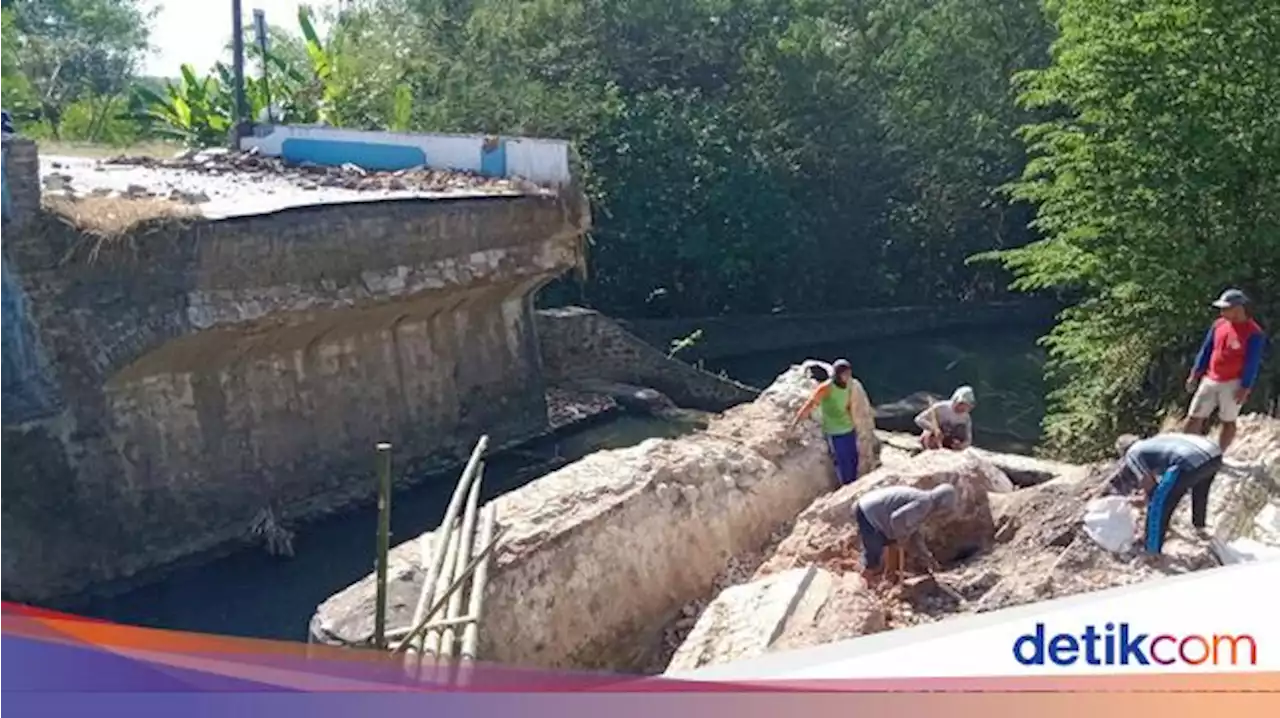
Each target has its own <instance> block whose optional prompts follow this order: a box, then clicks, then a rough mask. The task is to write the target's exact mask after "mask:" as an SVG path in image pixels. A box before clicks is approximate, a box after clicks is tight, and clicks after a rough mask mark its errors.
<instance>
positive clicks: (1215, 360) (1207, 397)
mask: <svg viewBox="0 0 1280 718" xmlns="http://www.w3.org/2000/svg"><path fill="white" fill-rule="evenodd" d="M1248 303H1249V298H1248V297H1246V296H1245V294H1244V292H1242V291H1240V290H1239V289H1228V290H1227V291H1225V292H1223V293H1222V296H1221V297H1218V301H1216V302H1214V303H1213V306H1215V307H1217V308H1218V310H1219V312H1220V313H1221V316H1219V317H1218V319H1217V320H1216V321H1214V323H1213V325H1212V326H1211V327H1209V331H1208V332H1207V333H1206V334H1205V336H1204V342H1203V343H1202V344H1201V345H1200V354H1199V355H1197V356H1196V363H1195V366H1194V367H1193V368H1192V369H1191V374H1190V375H1189V376H1188V377H1187V391H1194V392H1195V394H1194V395H1193V396H1192V397H1191V409H1190V411H1188V412H1187V422H1186V425H1185V426H1184V427H1183V428H1184V430H1185V431H1186V432H1187V433H1188V434H1203V433H1204V432H1205V428H1206V427H1205V425H1206V423H1207V422H1208V419H1209V416H1210V415H1211V414H1213V412H1214V410H1217V412H1218V421H1220V422H1222V431H1221V432H1220V433H1219V434H1218V445H1219V446H1220V447H1222V450H1223V451H1226V450H1227V447H1228V446H1230V445H1231V441H1232V440H1233V439H1235V437H1236V418H1237V417H1238V416H1239V415H1240V408H1241V407H1243V406H1244V404H1245V402H1246V401H1248V400H1249V392H1250V391H1251V390H1252V389H1253V384H1254V382H1255V381H1257V379H1258V370H1259V369H1261V368H1262V349H1263V343H1264V342H1265V336H1264V335H1263V333H1262V327H1259V326H1258V324H1257V323H1256V322H1254V321H1253V320H1252V319H1250V318H1249V314H1248V312H1247V311H1246V310H1245V305H1247V304H1248Z"/></svg>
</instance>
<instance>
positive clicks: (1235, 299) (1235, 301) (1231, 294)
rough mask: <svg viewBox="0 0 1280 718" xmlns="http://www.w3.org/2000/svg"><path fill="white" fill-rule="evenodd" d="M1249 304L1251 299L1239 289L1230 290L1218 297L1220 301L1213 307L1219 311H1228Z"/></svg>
mask: <svg viewBox="0 0 1280 718" xmlns="http://www.w3.org/2000/svg"><path fill="white" fill-rule="evenodd" d="M1248 303H1249V298H1248V297H1247V296H1245V294H1244V292H1242V291H1240V290H1239V289H1228V290H1227V291H1225V292H1223V293H1222V296H1220V297H1218V301H1216V302H1214V303H1213V306H1215V307H1217V308H1218V309H1228V308H1230V307H1243V306H1244V305H1246V304H1248Z"/></svg>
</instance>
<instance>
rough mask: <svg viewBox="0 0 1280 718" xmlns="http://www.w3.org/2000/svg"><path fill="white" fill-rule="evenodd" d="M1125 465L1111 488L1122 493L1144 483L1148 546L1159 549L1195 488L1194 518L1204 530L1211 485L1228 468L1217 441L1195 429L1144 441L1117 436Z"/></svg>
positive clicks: (1154, 550)
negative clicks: (1178, 509)
mask: <svg viewBox="0 0 1280 718" xmlns="http://www.w3.org/2000/svg"><path fill="white" fill-rule="evenodd" d="M1116 452H1117V453H1118V454H1120V456H1121V460H1120V466H1119V468H1118V469H1117V470H1116V473H1115V474H1114V475H1113V476H1112V478H1111V481H1110V487H1111V488H1112V489H1113V491H1115V492H1117V493H1132V491H1133V489H1134V488H1135V485H1136V488H1141V489H1142V493H1143V496H1144V498H1145V502H1146V504H1147V517H1146V521H1145V530H1144V539H1143V548H1144V549H1145V550H1146V552H1147V553H1149V554H1159V553H1160V552H1161V550H1162V549H1163V548H1164V539H1165V536H1166V535H1167V534H1168V533H1169V522H1170V520H1171V519H1172V518H1173V510H1174V509H1175V508H1176V507H1177V506H1178V502H1179V501H1181V500H1182V497H1183V495H1185V494H1186V493H1187V492H1188V491H1190V492H1191V523H1192V525H1193V526H1195V527H1196V528H1197V529H1201V530H1203V529H1204V528H1205V523H1206V520H1207V518H1208V516H1207V514H1208V511H1209V488H1210V487H1211V486H1212V484H1213V479H1214V477H1215V476H1217V475H1218V470H1219V469H1221V468H1222V449H1220V448H1219V447H1218V444H1217V442H1214V441H1211V440H1209V439H1207V438H1205V437H1203V436H1197V435H1195V434H1159V435H1157V436H1153V437H1151V438H1148V439H1142V440H1138V437H1136V436H1133V435H1125V436H1122V437H1120V438H1119V439H1118V440H1116Z"/></svg>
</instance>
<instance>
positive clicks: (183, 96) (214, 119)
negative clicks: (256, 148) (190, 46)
mask: <svg viewBox="0 0 1280 718" xmlns="http://www.w3.org/2000/svg"><path fill="white" fill-rule="evenodd" d="M229 75H230V71H229V70H228V69H227V68H226V67H224V66H218V67H217V68H215V73H213V74H209V75H206V76H204V77H199V76H197V75H196V71H195V68H193V67H192V66H191V65H183V66H182V68H181V71H180V77H179V79H178V80H177V81H176V82H175V81H173V80H169V81H167V82H166V83H165V85H164V89H163V92H156V91H154V90H152V89H150V88H148V87H144V86H139V87H135V88H134V101H133V105H134V115H135V117H136V118H137V119H138V120H139V121H143V122H148V123H150V124H151V125H152V127H153V130H154V131H155V132H157V133H158V134H160V135H162V136H164V137H168V138H170V139H174V140H177V141H179V142H182V143H183V144H185V145H187V146H189V147H210V146H213V145H218V144H223V143H225V142H226V141H227V137H228V133H229V132H230V130H231V127H232V124H233V122H234V120H233V117H234V112H233V103H234V98H233V96H232V94H231V89H230V88H231V84H230V81H229V80H230V77H229Z"/></svg>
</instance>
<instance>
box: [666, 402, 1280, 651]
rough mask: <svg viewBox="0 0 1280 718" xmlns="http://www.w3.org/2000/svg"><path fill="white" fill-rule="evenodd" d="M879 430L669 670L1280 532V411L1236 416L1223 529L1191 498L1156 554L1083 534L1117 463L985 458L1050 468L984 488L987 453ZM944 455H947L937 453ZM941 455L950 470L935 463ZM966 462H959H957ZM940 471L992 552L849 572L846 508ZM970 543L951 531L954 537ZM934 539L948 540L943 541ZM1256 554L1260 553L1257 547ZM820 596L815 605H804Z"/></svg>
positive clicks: (1077, 585)
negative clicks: (840, 480)
mask: <svg viewBox="0 0 1280 718" xmlns="http://www.w3.org/2000/svg"><path fill="white" fill-rule="evenodd" d="M885 438H886V439H889V440H888V441H886V452H885V460H886V461H885V467H884V468H883V469H881V470H880V471H878V472H876V473H875V474H873V475H871V476H867V477H865V478H864V479H862V480H861V481H859V483H858V484H855V485H854V486H852V487H848V488H846V489H843V490H841V491H840V492H839V493H837V494H832V495H829V496H826V497H822V498H819V499H818V500H817V501H815V502H814V504H813V505H811V506H810V507H809V508H808V509H806V510H805V512H804V513H802V514H801V516H800V518H799V519H798V520H797V522H796V526H795V527H794V529H793V531H792V532H791V534H790V535H788V536H787V537H785V538H784V539H783V540H782V541H781V542H780V543H779V545H778V548H777V550H776V551H774V553H773V554H772V555H771V556H770V557H769V558H768V560H767V561H765V563H764V565H763V566H762V567H761V569H760V570H759V571H758V572H757V574H756V577H757V579H756V580H755V581H754V582H751V583H747V584H745V585H739V586H732V587H729V588H728V589H727V590H726V591H725V592H724V593H722V594H721V596H720V597H719V598H717V599H715V600H714V601H712V602H711V604H710V608H708V610H707V611H705V612H703V614H702V615H701V616H700V617H699V618H698V619H697V624H696V625H695V626H694V631H693V633H691V634H690V638H689V639H688V642H687V643H686V645H683V646H680V648H679V650H678V651H677V653H676V657H675V659H673V660H672V662H671V666H670V668H669V671H670V672H680V671H685V670H689V669H691V668H694V667H697V666H700V665H707V664H710V663H719V662H726V661H730V660H736V659H738V658H745V657H748V656H751V655H758V654H760V653H764V652H768V651H777V650H781V649H783V648H799V647H804V646H813V645H820V644H823V643H830V642H833V641H839V640H843V639H846V638H850V637H854V636H858V635H863V634H867V633H874V632H877V631H882V630H891V629H895V628H901V627H907V626H913V625H919V624H923V623H930V622H934V621H939V620H945V619H946V618H948V617H950V616H953V615H957V614H965V613H978V612H985V611H991V610H995V609H1000V608H1006V607H1010V606H1017V605H1020V604H1026V603H1034V602H1037V601H1043V600H1048V599H1052V598H1061V597H1064V596H1069V595H1072V594H1078V593H1086V592H1090V591H1097V590H1101V589H1104V588H1111V587H1115V586H1123V585H1126V584H1133V583H1140V582H1145V581H1151V580H1158V579H1160V578H1163V577H1166V576H1172V575H1178V574H1183V573H1187V572H1190V571H1200V570H1206V569H1211V568H1213V567H1215V566H1217V565H1218V563H1219V561H1218V558H1217V557H1216V556H1215V555H1214V552H1215V550H1219V549H1221V548H1222V545H1224V544H1227V543H1229V542H1231V541H1234V542H1235V543H1236V544H1237V547H1238V548H1240V546H1239V544H1240V542H1242V541H1247V542H1250V543H1249V548H1254V549H1267V550H1271V551H1274V550H1276V549H1277V548H1280V537H1277V536H1276V535H1275V534H1276V533H1280V531H1277V530H1276V529H1280V527H1276V528H1275V529H1273V528H1272V527H1271V522H1273V521H1276V520H1277V519H1278V517H1280V512H1277V510H1276V509H1277V503H1276V495H1277V493H1278V491H1277V487H1278V486H1280V480H1278V479H1280V476H1277V470H1278V469H1280V421H1277V420H1275V419H1268V418H1263V417H1244V418H1242V419H1241V421H1240V433H1239V438H1238V439H1237V440H1236V442H1235V443H1234V444H1233V446H1232V447H1231V450H1230V451H1229V452H1228V453H1227V465H1226V466H1225V467H1224V469H1223V471H1222V472H1221V473H1220V474H1219V478H1218V480H1217V481H1216V482H1215V483H1214V487H1213V491H1212V492H1211V494H1210V528H1211V529H1212V530H1213V531H1214V532H1215V534H1216V535H1217V536H1218V537H1220V538H1215V539H1214V540H1213V541H1212V542H1210V541H1206V540H1205V539H1204V538H1203V537H1201V536H1199V535H1197V533H1196V532H1195V531H1194V530H1193V529H1192V528H1191V525H1190V508H1189V504H1190V502H1189V501H1184V504H1183V505H1182V506H1179V508H1178V509H1177V511H1176V513H1175V514H1174V521H1173V526H1172V527H1171V530H1170V533H1169V537H1168V539H1167V541H1166V543H1165V548H1164V553H1163V554H1162V555H1161V556H1159V557H1155V558H1147V557H1144V556H1141V555H1140V554H1139V553H1138V551H1137V550H1136V549H1137V547H1136V546H1135V547H1134V548H1133V549H1131V550H1129V551H1128V552H1126V553H1123V554H1115V553H1111V552H1109V551H1107V550H1105V549H1103V548H1101V547H1100V546H1098V545H1097V544H1095V543H1094V542H1093V541H1092V540H1091V539H1089V538H1088V536H1087V535H1086V534H1085V533H1084V531H1083V530H1082V522H1083V517H1084V511H1085V506H1086V504H1087V503H1088V502H1089V501H1090V500H1091V499H1092V498H1095V497H1096V496H1097V495H1098V494H1099V492H1100V490H1101V489H1102V488H1103V487H1104V485H1105V483H1106V481H1107V480H1108V479H1109V478H1110V476H1111V470H1112V469H1113V466H1114V464H1112V463H1107V464H1102V465H1098V466H1093V467H1087V466H1072V465H1066V464H1055V463H1053V462H1040V461H1036V460H1026V461H1021V460H1016V459H1013V458H1012V457H1006V456H1001V455H994V456H993V459H994V460H995V463H997V464H999V465H1002V466H1003V465H1012V466H1017V467H1020V468H1021V469H1023V470H1026V471H1028V472H1036V473H1039V474H1049V475H1051V476H1052V478H1049V479H1048V480H1046V481H1043V482H1042V483H1039V484H1038V485H1035V486H1032V487H1029V488H1024V489H1021V490H1018V491H1012V492H1009V491H981V490H978V489H980V488H981V487H985V486H995V485H998V484H1002V482H1000V481H999V479H998V474H992V473H991V472H990V471H989V470H988V469H986V468H985V467H983V466H981V463H985V459H984V458H982V457H985V456H988V454H985V453H982V452H964V453H961V454H954V453H949V452H928V453H926V454H918V455H915V456H911V455H909V452H907V451H903V450H895V449H894V442H893V441H892V440H891V439H892V437H889V436H886V437H885ZM966 454H967V455H968V456H967V458H966ZM941 456H946V457H949V458H938V457H941ZM939 462H942V463H944V464H949V465H950V466H948V467H946V469H945V470H944V469H943V467H941V466H939ZM967 462H980V463H979V464H976V465H973V464H967ZM963 465H967V468H965V469H963V470H957V468H956V467H957V466H963ZM948 472H949V473H950V474H951V475H952V476H953V479H952V480H953V481H954V480H956V479H955V478H954V477H955V476H956V475H957V474H963V475H967V478H961V479H960V481H959V485H965V486H969V487H971V488H972V489H973V490H972V491H969V492H966V493H965V494H964V495H967V496H968V497H970V498H973V497H974V496H976V495H979V494H980V495H982V496H985V497H986V500H987V505H988V506H989V518H990V520H991V521H993V523H994V528H995V533H994V536H993V537H992V538H993V541H991V542H990V545H989V547H988V548H987V550H983V551H980V552H978V553H975V554H973V555H971V556H964V555H961V556H960V557H959V558H958V560H956V561H955V562H954V563H953V564H951V565H950V566H947V567H946V568H945V569H944V570H943V571H941V572H939V573H938V574H937V576H936V578H930V577H924V576H917V577H912V578H908V579H907V580H906V581H905V582H904V583H903V585H902V586H900V587H898V588H896V589H893V590H890V591H887V592H884V593H876V592H874V591H872V590H871V589H869V588H868V587H866V585H865V584H864V583H863V582H862V581H861V579H860V578H859V577H858V576H856V575H855V574H853V573H852V571H853V570H854V569H856V568H858V563H859V560H858V552H859V546H858V541H857V537H856V530H855V529H854V528H853V526H852V521H851V520H850V516H849V508H848V507H849V504H850V503H851V502H852V501H853V500H854V499H855V498H856V497H857V496H859V495H861V493H865V491H866V490H868V489H870V488H871V487H872V486H873V485H884V484H886V483H913V484H915V485H921V486H927V485H932V484H933V483H935V482H936V480H937V478H936V476H937V475H940V474H944V473H948ZM891 477H892V478H891ZM983 523H985V522H983ZM971 528H972V527H965V528H964V529H963V530H970V529H971ZM978 528H979V529H980V530H979V531H978V532H977V534H976V536H977V538H982V537H983V536H986V527H985V526H978ZM963 530H962V531H958V532H957V533H962V532H963ZM927 540H929V541H930V545H931V546H933V547H935V550H937V548H936V544H935V543H934V542H936V541H939V537H937V536H934V537H931V538H929V539H927ZM1268 542H1270V543H1268ZM965 543H967V542H965V541H960V542H959V545H964V544H965ZM941 544H942V545H943V546H955V545H957V544H955V543H950V542H948V541H947V540H945V537H943V540H942V541H941ZM1246 553H1248V552H1247V551H1243V550H1241V551H1237V552H1236V554H1237V557H1238V558H1239V559H1240V560H1248V558H1247V556H1244V554H1246ZM962 554H963V552H962ZM1254 555H1261V554H1260V553H1259V552H1257V551H1255V552H1254ZM809 561H815V562H819V563H821V564H822V565H823V566H824V567H825V568H826V569H828V570H829V572H828V571H823V570H817V571H814V570H813V569H812V568H811V565H809V564H807V562H809ZM797 567H799V568H797ZM841 571H846V572H848V573H843V574H842V573H841ZM808 573H812V574H813V578H811V580H810V581H809V583H808V584H807V585H805V584H802V583H801V582H799V581H798V580H797V577H799V576H804V575H807V574H808ZM789 588H793V589H794V590H791V593H790V595H791V597H792V599H793V601H792V603H793V605H794V606H795V608H791V609H790V611H789V612H788V613H786V614H785V618H784V619H779V618H778V615H779V613H778V612H777V611H775V612H774V613H773V614H771V615H770V616H769V617H767V620H765V621H764V624H767V625H764V626H757V629H758V633H757V634H750V633H749V630H750V627H751V626H753V625H755V624H753V623H752V621H753V616H754V614H753V613H752V611H753V610H756V609H754V608H753V607H754V606H757V605H759V604H758V603H756V601H759V600H761V599H760V598H757V597H762V596H766V595H772V596H773V600H774V601H780V600H781V599H780V598H778V596H777V594H779V592H781V593H786V592H787V590H788V589H789ZM819 604H820V605H821V606H822V607H823V608H822V609H821V610H816V611H815V610H813V609H812V608H811V607H812V606H814V605H819ZM774 605H777V604H774ZM799 607H810V608H806V609H805V610H801V609H800V608H799Z"/></svg>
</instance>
